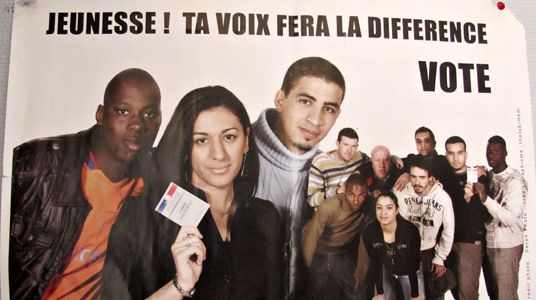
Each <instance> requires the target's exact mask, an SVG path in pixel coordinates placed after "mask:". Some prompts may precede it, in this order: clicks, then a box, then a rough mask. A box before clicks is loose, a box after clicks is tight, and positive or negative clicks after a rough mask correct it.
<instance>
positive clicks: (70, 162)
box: [9, 127, 137, 299]
mask: <svg viewBox="0 0 536 300" xmlns="http://www.w3.org/2000/svg"><path fill="white" fill-rule="evenodd" d="M94 131H95V127H93V128H91V129H89V130H85V131H81V132H78V133H75V134H70V135H63V136H58V137H52V138H45V139H37V140H33V141H30V142H26V143H24V144H22V145H20V146H18V147H16V148H15V149H14V151H13V152H14V154H13V178H12V190H11V235H10V245H9V281H10V291H11V298H12V299H39V298H40V297H41V295H42V294H43V292H44V291H45V289H46V288H47V286H48V284H49V283H50V281H51V279H53V278H54V276H55V275H57V274H61V273H62V272H63V269H64V268H65V262H66V259H67V258H68V256H69V255H71V253H72V251H73V248H74V246H75V244H76V241H77V240H78V237H79V235H80V232H81V230H82V227H83V225H84V221H85V219H86V217H87V215H88V213H89V210H90V206H89V205H88V203H87V202H86V200H85V199H84V196H83V192H82V189H81V170H82V165H83V163H84V161H85V160H86V158H87V157H88V154H89V148H90V141H91V135H92V134H93V132H94ZM136 165H137V164H136ZM131 174H132V173H131Z"/></svg>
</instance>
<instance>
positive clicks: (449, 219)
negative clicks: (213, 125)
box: [302, 127, 527, 299]
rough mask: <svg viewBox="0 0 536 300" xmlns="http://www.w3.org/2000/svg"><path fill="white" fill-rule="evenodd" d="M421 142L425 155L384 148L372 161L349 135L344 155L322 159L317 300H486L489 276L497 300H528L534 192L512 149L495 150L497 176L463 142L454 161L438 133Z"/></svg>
mask: <svg viewBox="0 0 536 300" xmlns="http://www.w3.org/2000/svg"><path fill="white" fill-rule="evenodd" d="M415 143H416V147H417V151H418V153H417V154H410V155H408V156H407V157H405V158H403V159H400V158H398V157H396V156H392V155H391V153H390V151H389V149H388V148H387V147H386V146H383V145H378V146H376V147H374V148H373V149H372V152H371V155H370V157H369V156H368V155H366V154H364V153H362V152H360V151H358V150H357V148H358V145H359V137H358V135H357V133H356V132H355V131H354V130H353V129H351V128H344V129H342V130H341V131H340V132H339V135H338V138H337V142H336V145H337V148H336V149H335V150H332V151H329V152H325V153H322V154H320V155H318V156H316V157H315V159H314V160H313V162H312V167H311V169H310V176H309V187H308V199H309V200H310V201H309V204H310V206H311V208H314V210H315V211H314V214H313V216H312V218H311V219H310V220H309V221H308V223H307V224H306V225H305V227H304V236H303V240H302V242H303V251H304V256H305V258H306V262H307V265H308V266H309V267H310V270H311V272H310V281H311V283H313V284H312V285H311V296H310V297H309V298H312V299H326V298H329V297H330V296H329V295H333V294H334V293H337V291H348V292H346V293H342V292H340V295H339V296H338V298H339V299H355V298H357V299H368V298H371V297H373V295H376V296H375V298H377V299H415V298H419V299H424V298H425V297H426V299H442V298H443V296H444V294H445V292H447V291H448V290H451V291H452V295H453V297H454V298H455V299H478V298H479V277H480V273H481V269H483V270H484V276H485V279H486V288H487V293H488V297H489V298H490V299H517V298H518V295H517V288H518V276H519V263H520V259H521V255H522V252H523V230H524V225H523V213H524V205H525V202H526V192H527V184H526V182H525V181H524V179H523V178H522V176H521V174H520V173H519V172H518V171H517V170H515V169H513V168H511V167H508V165H507V163H506V156H507V150H506V141H505V140H504V139H503V138H502V137H500V136H493V137H491V138H489V140H488V141H487V148H486V157H487V160H488V164H489V166H490V167H491V169H490V170H488V169H487V168H486V167H484V166H476V167H469V166H467V165H466V160H467V151H466V143H465V141H464V140H463V138H461V137H459V136H451V137H449V138H448V139H446V141H445V155H444V156H443V155H439V154H438V153H437V151H436V150H435V146H436V141H435V136H434V134H433V132H432V130H430V129H429V128H426V127H420V128H418V129H417V130H416V131H415ZM356 188H357V191H359V192H360V193H355V192H353V191H355V190H356ZM371 207H372V209H371ZM356 240H361V244H360V245H359V247H358V246H357V245H356V244H355V241H356ZM352 242H353V243H352ZM365 250H366V251H365ZM313 254H314V257H315V261H314V262H311V259H310V258H311V257H312V255H313ZM356 256H357V257H356ZM356 259H357V261H356ZM330 265H344V266H349V267H347V268H346V271H343V269H341V268H338V269H333V270H332V269H330V268H329V266H330ZM326 266H328V268H326ZM356 287H357V288H356Z"/></svg>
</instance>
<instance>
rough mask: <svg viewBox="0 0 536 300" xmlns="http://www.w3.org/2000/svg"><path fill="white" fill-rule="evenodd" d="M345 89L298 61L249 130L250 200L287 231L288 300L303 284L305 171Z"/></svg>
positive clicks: (318, 62) (337, 76)
mask: <svg viewBox="0 0 536 300" xmlns="http://www.w3.org/2000/svg"><path fill="white" fill-rule="evenodd" d="M345 89H346V84H345V82H344V77H343V76H342V74H341V72H340V71H339V69H337V67H336V66H335V65H333V64H332V63H331V62H329V61H327V60H325V59H323V58H321V57H305V58H302V59H299V60H297V61H296V62H294V63H293V64H292V65H291V66H290V67H289V68H288V70H287V72H286V73H285V77H284V78H283V83H282V85H281V89H280V90H279V91H278V92H277V93H276V95H275V99H274V104H275V109H273V108H269V109H266V110H264V111H263V112H262V113H261V115H260V116H259V118H258V119H257V121H256V122H255V123H254V124H253V134H254V135H255V142H256V143H257V146H258V150H259V162H260V170H259V184H258V186H257V191H256V193H255V196H256V197H258V198H260V199H266V200H269V201H271V202H272V203H274V205H275V207H276V208H277V210H278V211H279V214H280V215H281V218H282V221H283V228H285V229H286V232H285V235H284V236H285V249H284V250H283V251H284V252H285V270H286V274H285V283H286V284H285V290H286V294H287V297H286V298H287V299H294V298H295V297H296V296H297V293H298V289H299V287H298V284H299V283H301V282H302V278H301V275H300V274H299V269H300V260H299V255H300V253H301V251H300V249H299V244H300V234H301V229H302V212H303V207H304V203H305V201H306V200H305V196H306V190H307V175H308V174H309V167H310V165H311V161H312V160H313V157H314V156H315V155H316V154H317V151H318V143H320V141H321V140H322V139H323V138H324V137H325V136H326V134H327V133H328V132H329V130H330V129H331V127H332V126H333V124H334V123H335V120H337V117H338V116H339V113H340V109H341V104H342V100H343V98H344V93H345Z"/></svg>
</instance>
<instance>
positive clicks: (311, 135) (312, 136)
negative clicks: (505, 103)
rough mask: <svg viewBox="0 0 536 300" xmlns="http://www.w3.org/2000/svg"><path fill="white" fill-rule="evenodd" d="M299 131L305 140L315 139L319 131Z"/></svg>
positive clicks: (304, 129)
mask: <svg viewBox="0 0 536 300" xmlns="http://www.w3.org/2000/svg"><path fill="white" fill-rule="evenodd" d="M300 131H301V132H302V133H303V136H304V137H305V138H307V139H316V138H318V137H319V136H320V131H318V130H314V129H307V128H303V127H300Z"/></svg>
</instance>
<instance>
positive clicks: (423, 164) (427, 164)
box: [409, 157, 434, 177]
mask: <svg viewBox="0 0 536 300" xmlns="http://www.w3.org/2000/svg"><path fill="white" fill-rule="evenodd" d="M413 167H415V168H419V169H423V170H425V171H427V172H428V177H430V176H433V175H434V172H433V167H432V161H431V159H429V158H427V157H415V158H414V159H413V160H412V161H411V162H410V164H409V170H411V168H413Z"/></svg>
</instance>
